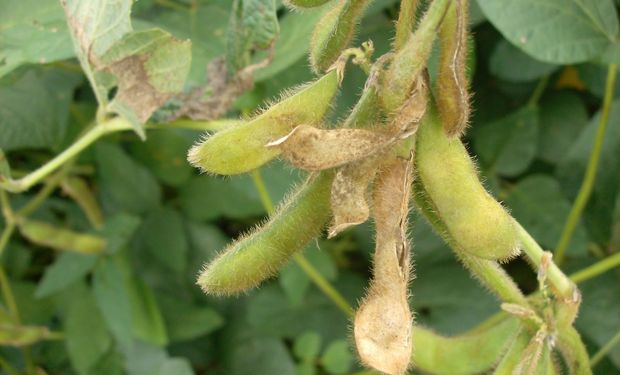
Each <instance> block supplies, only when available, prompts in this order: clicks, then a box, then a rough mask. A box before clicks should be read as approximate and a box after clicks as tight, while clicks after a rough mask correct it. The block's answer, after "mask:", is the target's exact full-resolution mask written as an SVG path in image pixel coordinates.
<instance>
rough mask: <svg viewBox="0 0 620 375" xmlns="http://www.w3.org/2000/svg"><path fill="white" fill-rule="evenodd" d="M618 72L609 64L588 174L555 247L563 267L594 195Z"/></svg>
mask: <svg viewBox="0 0 620 375" xmlns="http://www.w3.org/2000/svg"><path fill="white" fill-rule="evenodd" d="M617 70H618V66H617V65H616V64H609V68H608V70H607V82H606V84H605V97H604V98H603V110H602V111H601V117H600V119H599V123H598V128H597V129H596V135H595V138H594V146H593V147H592V152H591V154H590V160H589V161H588V166H587V168H586V174H585V176H584V178H583V182H582V183H581V188H579V193H578V194H577V198H576V199H575V203H574V204H573V207H572V208H571V211H570V213H569V214H568V218H567V219H566V224H565V225H564V230H562V235H561V236H560V240H559V241H558V244H557V246H556V247H555V258H556V263H557V264H558V265H561V264H562V262H563V261H564V255H565V253H566V249H567V248H568V245H569V244H570V240H571V238H572V236H573V232H574V231H575V227H577V224H578V223H579V218H580V217H581V214H582V213H583V209H584V208H585V207H586V204H587V203H588V199H589V198H590V194H591V193H592V188H593V187H594V180H595V179H596V172H597V169H598V162H599V158H600V156H601V150H602V148H603V141H604V139H605V129H606V128H607V122H608V119H609V111H610V109H611V102H612V100H613V97H614V86H615V83H616V72H617Z"/></svg>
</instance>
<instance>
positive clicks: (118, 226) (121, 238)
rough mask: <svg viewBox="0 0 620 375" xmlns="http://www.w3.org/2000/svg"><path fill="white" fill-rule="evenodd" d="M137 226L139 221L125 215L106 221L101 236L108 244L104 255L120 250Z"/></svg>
mask: <svg viewBox="0 0 620 375" xmlns="http://www.w3.org/2000/svg"><path fill="white" fill-rule="evenodd" d="M139 226H140V219H139V218H137V217H135V216H131V215H127V214H119V215H116V216H114V217H112V218H110V219H108V220H107V221H106V222H105V226H104V227H103V230H102V235H103V236H104V237H105V238H106V240H107V242H108V246H107V247H106V249H105V252H106V254H109V255H112V254H115V253H117V252H118V251H119V250H122V249H123V248H124V247H125V246H126V245H127V243H128V242H129V241H130V240H131V238H132V237H133V235H134V233H135V231H136V229H138V227H139Z"/></svg>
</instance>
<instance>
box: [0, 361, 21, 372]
mask: <svg viewBox="0 0 620 375" xmlns="http://www.w3.org/2000/svg"><path fill="white" fill-rule="evenodd" d="M0 369H4V371H6V373H7V374H8V375H19V372H18V371H17V370H16V369H15V367H13V366H11V364H10V363H9V362H8V361H7V360H6V359H4V358H3V357H0Z"/></svg>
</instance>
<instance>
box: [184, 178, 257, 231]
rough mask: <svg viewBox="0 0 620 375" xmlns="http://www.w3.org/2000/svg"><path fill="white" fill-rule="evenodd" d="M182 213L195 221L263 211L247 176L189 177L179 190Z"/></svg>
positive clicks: (236, 216) (247, 214) (235, 216)
mask: <svg viewBox="0 0 620 375" xmlns="http://www.w3.org/2000/svg"><path fill="white" fill-rule="evenodd" d="M181 207H182V209H183V212H184V213H185V214H186V215H187V216H188V217H190V218H191V219H194V220H199V221H202V220H212V219H216V218H218V217H220V216H226V217H229V218H244V217H247V216H259V215H262V214H263V213H264V212H265V209H264V208H263V206H262V204H261V202H260V199H259V197H258V193H257V192H256V188H255V187H254V185H253V183H252V179H251V177H250V176H247V175H244V176H233V177H231V178H229V179H226V180H224V179H221V178H218V177H211V176H200V177H194V178H192V179H191V180H190V181H189V183H188V184H187V185H186V186H184V187H183V188H182V189H181Z"/></svg>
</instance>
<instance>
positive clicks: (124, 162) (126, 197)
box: [95, 142, 161, 214]
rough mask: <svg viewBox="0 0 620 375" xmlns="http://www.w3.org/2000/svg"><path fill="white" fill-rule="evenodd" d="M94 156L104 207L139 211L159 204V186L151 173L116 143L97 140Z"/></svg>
mask: <svg viewBox="0 0 620 375" xmlns="http://www.w3.org/2000/svg"><path fill="white" fill-rule="evenodd" d="M95 156H96V161H97V165H98V174H99V178H100V183H101V195H102V200H103V205H104V208H106V209H108V210H109V211H123V212H128V213H132V214H142V213H144V212H146V211H148V210H149V209H150V208H151V207H153V206H157V205H159V202H160V201H161V188H160V187H159V185H158V184H157V181H156V180H155V178H154V177H153V175H151V173H150V172H149V171H148V170H147V169H146V168H144V167H143V166H142V165H140V164H138V163H136V162H135V161H134V160H133V159H131V158H130V157H129V156H128V155H127V154H126V153H125V152H124V151H123V150H122V149H121V148H120V147H119V146H118V145H115V144H112V143H106V142H100V143H98V144H97V145H96V147H95Z"/></svg>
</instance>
